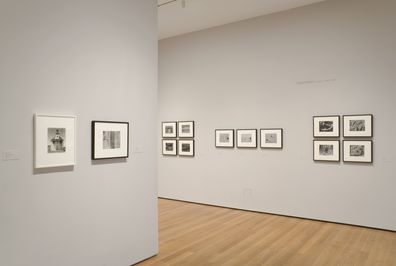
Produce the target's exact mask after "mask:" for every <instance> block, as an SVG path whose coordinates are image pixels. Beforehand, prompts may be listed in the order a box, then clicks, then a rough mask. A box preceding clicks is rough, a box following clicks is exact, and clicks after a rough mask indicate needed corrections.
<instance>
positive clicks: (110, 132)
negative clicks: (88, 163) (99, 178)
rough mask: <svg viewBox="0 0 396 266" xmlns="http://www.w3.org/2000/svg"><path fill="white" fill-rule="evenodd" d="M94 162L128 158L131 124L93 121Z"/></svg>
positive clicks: (92, 156)
mask: <svg viewBox="0 0 396 266" xmlns="http://www.w3.org/2000/svg"><path fill="white" fill-rule="evenodd" d="M91 132H92V152H91V159H92V160H100V159H114V158H128V156H129V123H128V122H114V121H92V123H91Z"/></svg>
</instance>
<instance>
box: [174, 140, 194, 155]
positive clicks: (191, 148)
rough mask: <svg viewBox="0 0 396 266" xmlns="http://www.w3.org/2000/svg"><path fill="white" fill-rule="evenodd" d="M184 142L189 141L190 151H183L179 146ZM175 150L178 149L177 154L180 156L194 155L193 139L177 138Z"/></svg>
mask: <svg viewBox="0 0 396 266" xmlns="http://www.w3.org/2000/svg"><path fill="white" fill-rule="evenodd" d="M185 142H189V143H190V151H189V152H185V151H183V148H182V147H180V146H181V145H183V143H185ZM177 150H178V154H179V156H181V157H194V156H195V141H194V140H193V139H179V140H178V141H177Z"/></svg>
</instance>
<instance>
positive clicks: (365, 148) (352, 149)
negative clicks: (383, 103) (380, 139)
mask: <svg viewBox="0 0 396 266" xmlns="http://www.w3.org/2000/svg"><path fill="white" fill-rule="evenodd" d="M342 121H343V123H342V126H343V130H342V131H343V137H344V140H343V142H342V146H343V148H342V152H343V161H344V162H356V163H372V162H373V141H372V140H368V139H362V138H372V137H373V115H371V114H365V115H344V116H343V117H342ZM340 128H341V126H340V116H339V115H333V116H314V117H313V137H314V141H313V160H314V161H329V162H339V161H340V154H341V148H340V142H341V141H340V140H339V139H338V140H334V138H340V135H341V134H340ZM315 138H320V140H318V139H315ZM354 138H356V139H354ZM357 139H358V140H357Z"/></svg>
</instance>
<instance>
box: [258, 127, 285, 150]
mask: <svg viewBox="0 0 396 266" xmlns="http://www.w3.org/2000/svg"><path fill="white" fill-rule="evenodd" d="M260 147H261V148H272V149H282V148H283V129H282V128H266V129H260Z"/></svg>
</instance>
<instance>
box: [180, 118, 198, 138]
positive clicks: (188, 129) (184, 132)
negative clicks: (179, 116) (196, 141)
mask: <svg viewBox="0 0 396 266" xmlns="http://www.w3.org/2000/svg"><path fill="white" fill-rule="evenodd" d="M177 125H178V130H177V132H178V133H179V138H193V137H194V121H180V122H178V123H177Z"/></svg>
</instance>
